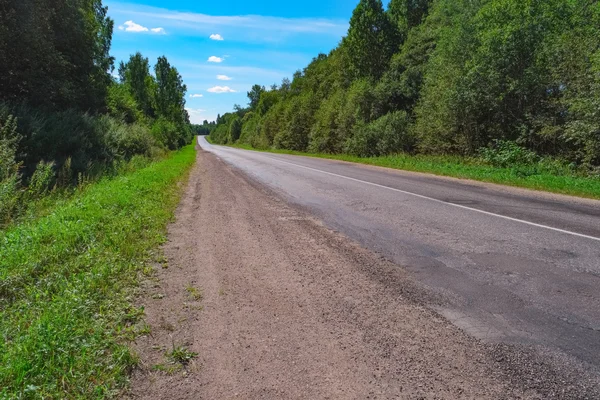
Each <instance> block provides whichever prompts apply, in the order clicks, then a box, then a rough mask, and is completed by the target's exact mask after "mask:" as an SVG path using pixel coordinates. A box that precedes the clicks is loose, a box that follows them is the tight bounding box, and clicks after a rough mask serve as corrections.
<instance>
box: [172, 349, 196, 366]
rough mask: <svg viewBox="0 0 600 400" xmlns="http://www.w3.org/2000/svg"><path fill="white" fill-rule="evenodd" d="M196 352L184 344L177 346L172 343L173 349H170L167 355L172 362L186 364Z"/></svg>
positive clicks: (194, 356)
mask: <svg viewBox="0 0 600 400" xmlns="http://www.w3.org/2000/svg"><path fill="white" fill-rule="evenodd" d="M197 356H198V353H194V352H193V351H190V350H189V349H188V348H187V347H185V346H177V347H175V345H173V350H171V351H170V352H169V353H168V354H167V357H168V358H169V359H170V360H171V361H172V362H174V363H179V364H181V365H187V364H188V363H189V362H190V361H191V360H192V359H194V358H196V357H197Z"/></svg>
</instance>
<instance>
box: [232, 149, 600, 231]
mask: <svg viewBox="0 0 600 400" xmlns="http://www.w3.org/2000/svg"><path fill="white" fill-rule="evenodd" d="M232 150H233V149H232ZM236 150H237V149H236ZM255 153H256V154H260V155H261V156H262V157H265V158H268V159H270V160H273V161H277V162H280V163H283V164H289V165H293V166H295V167H298V168H303V169H307V170H310V171H315V172H320V173H322V174H326V175H331V176H335V177H338V178H343V179H348V180H350V181H354V182H359V183H364V184H366V185H371V186H375V187H378V188H382V189H388V190H393V191H394V192H399V193H403V194H408V195H410V196H415V197H419V198H421V199H426V200H430V201H434V202H436V203H442V204H447V205H449V206H453V207H457V208H462V209H464V210H469V211H475V212H478V213H481V214H485V215H491V216H493V217H498V218H502V219H506V220H509V221H514V222H520V223H522V224H526V225H530V226H535V227H538V228H543V229H549V230H551V231H555V232H560V233H566V234H567V235H573V236H578V237H581V238H585V239H591V240H595V241H598V242H600V238H598V237H595V236H589V235H584V234H582V233H577V232H572V231H567V230H564V229H560V228H553V227H551V226H548V225H542V224H536V223H535V222H529V221H525V220H522V219H518V218H513V217H507V216H506V215H501V214H496V213H493V212H489V211H483V210H479V209H477V208H473V207H467V206H463V205H460V204H455V203H450V202H448V201H444V200H439V199H435V198H433V197H428V196H423V195H422V194H417V193H413V192H407V191H406V190H401V189H396V188H393V187H390V186H385V185H380V184H378V183H373V182H369V181H363V180H360V179H356V178H351V177H349V176H344V175H339V174H334V173H333V172H327V171H323V170H320V169H316V168H311V167H305V166H304V165H300V164H295V163H291V162H288V161H283V160H280V159H278V158H274V157H269V156H266V155H264V154H263V153H259V152H255Z"/></svg>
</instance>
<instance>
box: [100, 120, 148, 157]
mask: <svg viewBox="0 0 600 400" xmlns="http://www.w3.org/2000/svg"><path fill="white" fill-rule="evenodd" d="M101 119H102V122H103V124H104V129H105V137H106V145H107V147H108V148H110V149H111V152H112V155H113V157H114V158H116V159H121V160H129V159H131V157H133V156H134V155H143V156H148V157H149V156H151V155H152V153H153V148H154V147H156V146H157V144H156V140H155V139H154V137H153V135H152V134H151V133H150V130H149V129H148V128H146V127H145V126H143V125H139V124H133V125H125V124H123V123H121V122H119V121H117V120H115V119H113V118H110V117H102V118H101Z"/></svg>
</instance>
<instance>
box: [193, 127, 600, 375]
mask: <svg viewBox="0 0 600 400" xmlns="http://www.w3.org/2000/svg"><path fill="white" fill-rule="evenodd" d="M198 143H199V145H200V146H201V147H202V148H203V149H204V150H206V151H209V152H212V153H214V154H215V155H216V156H218V157H219V158H221V159H222V160H223V161H225V162H227V163H229V164H231V165H233V166H235V167H237V168H239V169H240V170H241V171H243V172H245V173H246V174H248V175H249V176H250V177H252V178H254V179H255V180H256V181H257V182H260V183H262V184H264V185H266V186H268V187H269V188H271V189H273V190H275V191H276V192H278V193H279V194H281V195H282V196H283V197H284V198H286V199H287V200H288V201H290V202H292V203H295V204H297V205H299V206H302V207H303V208H305V209H307V210H309V211H310V212H311V213H313V214H314V215H315V216H317V217H319V218H320V219H321V220H323V221H324V222H325V223H326V224H327V225H329V226H330V227H331V228H333V229H336V230H338V231H340V232H343V233H344V234H346V235H347V236H349V237H351V238H353V239H355V240H357V241H358V242H360V243H361V244H362V245H364V246H365V247H367V248H369V249H372V250H374V251H377V252H379V253H380V254H382V255H384V256H386V257H388V258H390V259H392V260H393V261H394V262H396V263H398V264H400V265H402V266H403V267H405V268H406V269H407V270H408V271H409V272H411V274H412V276H413V277H414V278H415V279H416V280H418V281H420V282H422V283H423V284H425V285H426V286H428V287H429V288H431V289H432V290H433V291H434V292H436V293H438V294H439V295H440V296H441V297H442V298H443V302H442V305H441V306H439V307H438V311H439V312H441V313H442V314H443V315H445V316H446V317H447V318H449V319H450V320H451V321H453V322H454V323H455V324H456V325H458V326H460V327H461V328H463V329H465V330H466V331H467V332H469V333H471V334H473V335H474V336H476V337H478V338H481V339H484V340H488V341H492V342H509V343H523V344H531V345H535V346H543V347H544V348H547V349H550V350H551V351H557V352H562V353H566V354H568V355H570V356H573V357H575V358H577V359H579V360H580V361H582V362H584V363H587V364H588V365H590V366H591V367H593V368H594V369H595V368H598V367H600V201H595V200H587V199H578V198H574V197H568V196H561V195H552V194H547V193H538V192H533V191H528V190H523V189H515V188H509V187H503V186H499V185H492V184H486V183H478V182H473V181H467V180H458V179H453V178H442V177H436V176H432V175H427V174H419V173H411V172H405V171H397V170H392V169H385V168H379V167H371V166H364V165H359V164H353V163H346V162H341V161H335V160H326V159H317V158H310V157H300V156H291V155H282V154H271V153H261V152H255V151H248V150H241V149H234V148H229V147H224V146H215V145H211V144H209V143H208V142H207V141H206V139H205V138H204V137H199V138H198Z"/></svg>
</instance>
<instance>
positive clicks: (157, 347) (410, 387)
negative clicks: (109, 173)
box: [130, 150, 540, 399]
mask: <svg viewBox="0 0 600 400" xmlns="http://www.w3.org/2000/svg"><path fill="white" fill-rule="evenodd" d="M164 250H165V255H166V258H167V263H166V264H165V267H166V268H157V276H156V277H155V279H154V280H153V281H151V282H149V283H148V285H147V287H146V289H145V295H144V298H143V299H142V301H143V304H144V306H145V311H146V315H147V322H148V324H149V326H150V328H151V334H150V335H148V336H146V337H142V338H140V339H138V342H137V343H136V350H137V351H138V352H139V354H140V357H141V368H140V369H139V370H137V371H136V372H135V374H134V378H133V381H132V389H131V393H130V395H131V397H133V398H143V399H167V398H168V399H229V398H240V399H255V398H273V399H275V398H277V399H279V398H286V399H367V398H378V399H384V398H406V399H413V398H414V399H425V398H427V399H459V398H470V399H485V398H489V399H502V398H511V399H513V398H540V396H538V395H536V394H535V393H534V392H533V391H527V392H525V391H522V390H521V389H520V388H519V387H520V386H519V385H514V384H511V380H510V379H507V374H506V371H503V370H502V368H498V365H497V363H495V362H494V360H493V357H494V354H493V353H492V352H490V351H489V349H488V347H486V346H485V345H483V344H481V343H480V342H478V341H476V340H475V339H472V338H470V337H468V336H467V335H465V334H464V333H463V332H462V331H460V330H459V329H458V328H456V327H455V326H454V325H452V324H450V323H449V322H448V321H447V320H445V319H443V318H442V317H440V316H439V315H437V314H436V313H434V312H433V311H430V310H429V308H427V307H425V304H426V303H425V302H431V301H434V300H433V299H431V298H428V295H427V294H426V293H425V292H424V291H422V290H421V289H419V287H418V286H417V285H415V284H413V283H412V281H411V280H410V279H409V278H408V277H407V276H406V274H405V273H404V272H403V270H402V269H401V268H399V267H398V266H396V265H394V264H392V263H390V262H387V261H386V260H383V259H381V257H378V256H377V255H376V254H374V253H372V252H370V251H367V250H364V249H362V248H361V247H359V246H358V245H357V244H355V243H354V242H352V241H350V240H349V239H347V238H346V237H344V236H342V235H340V234H338V233H336V232H332V231H331V230H329V229H327V228H326V227H324V226H323V225H322V224H321V223H320V222H319V221H317V220H315V219H313V218H311V217H310V216H308V215H306V214H305V213H304V212H302V211H301V210H298V209H295V208H293V207H291V206H289V205H287V204H286V203H285V202H283V201H282V200H280V199H279V198H278V197H277V196H275V195H273V194H272V193H270V192H268V191H266V190H265V189H264V188H262V187H261V186H259V185H257V184H255V183H254V182H253V181H251V180H250V179H248V178H247V177H245V176H244V175H243V174H241V173H239V172H238V171H237V170H234V169H232V168H231V167H229V166H228V165H226V164H225V163H224V162H222V161H220V160H219V159H218V158H217V157H215V156H214V155H212V154H210V153H207V152H204V151H202V150H199V152H198V160H197V165H196V166H195V168H194V170H193V171H192V174H191V178H190V182H189V186H188V188H187V190H186V194H185V196H184V198H183V201H182V203H181V205H180V207H179V210H178V212H177V219H176V221H175V222H174V223H173V224H172V225H171V227H170V231H169V242H168V243H167V244H166V245H165V248H164ZM179 346H185V348H186V349H189V350H190V351H191V352H194V353H197V354H198V356H197V357H196V358H194V359H193V360H191V361H190V362H189V364H187V365H186V366H184V367H183V368H182V369H176V368H170V366H171V367H172V365H171V364H169V363H168V359H167V358H166V357H165V353H166V352H169V351H171V350H172V349H173V348H177V347H179ZM157 366H158V367H157Z"/></svg>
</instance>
